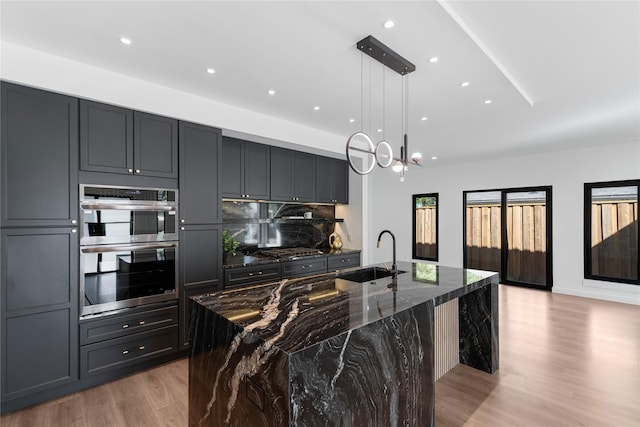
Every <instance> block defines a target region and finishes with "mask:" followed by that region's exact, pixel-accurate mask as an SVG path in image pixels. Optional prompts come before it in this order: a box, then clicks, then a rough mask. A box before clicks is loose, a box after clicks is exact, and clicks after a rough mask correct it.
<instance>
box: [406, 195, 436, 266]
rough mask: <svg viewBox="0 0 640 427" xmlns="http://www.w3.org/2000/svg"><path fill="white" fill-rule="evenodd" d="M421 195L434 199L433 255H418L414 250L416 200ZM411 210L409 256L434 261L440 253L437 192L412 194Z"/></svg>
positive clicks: (415, 243)
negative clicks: (411, 222) (434, 229)
mask: <svg viewBox="0 0 640 427" xmlns="http://www.w3.org/2000/svg"><path fill="white" fill-rule="evenodd" d="M422 197H433V198H435V200H436V241H435V257H425V256H418V254H417V251H416V245H417V242H416V225H417V223H416V200H417V199H418V198H422ZM411 202H412V204H411V211H412V216H413V227H412V236H411V256H412V258H413V259H419V260H424V261H434V262H438V258H439V253H440V199H439V193H420V194H414V195H413V196H412V197H411Z"/></svg>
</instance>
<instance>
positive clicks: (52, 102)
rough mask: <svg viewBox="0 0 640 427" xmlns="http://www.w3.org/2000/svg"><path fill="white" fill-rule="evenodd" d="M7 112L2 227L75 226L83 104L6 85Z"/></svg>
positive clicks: (4, 102) (0, 180) (0, 194)
mask: <svg viewBox="0 0 640 427" xmlns="http://www.w3.org/2000/svg"><path fill="white" fill-rule="evenodd" d="M1 108H2V119H1V128H2V153H1V156H0V157H1V159H2V160H1V163H0V164H1V169H2V171H1V173H0V184H1V185H0V188H1V190H0V201H1V204H2V207H1V211H0V217H1V225H2V226H3V227H7V226H43V225H54V226H67V225H72V224H75V222H77V219H78V100H77V99H76V98H71V97H68V96H63V95H58V94H54V93H50V92H45V91H41V90H37V89H31V88H27V87H23V86H18V85H13V84H9V83H2V107H1ZM74 221H75V222H74Z"/></svg>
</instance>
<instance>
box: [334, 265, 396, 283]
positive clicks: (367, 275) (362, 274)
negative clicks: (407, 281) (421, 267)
mask: <svg viewBox="0 0 640 427" xmlns="http://www.w3.org/2000/svg"><path fill="white" fill-rule="evenodd" d="M401 273H406V271H400V270H398V274H401ZM390 276H391V271H389V270H387V269H386V268H382V267H367V268H362V269H360V270H356V271H350V272H348V273H342V274H338V278H339V279H343V280H349V281H351V282H358V283H364V282H370V281H372V280H376V279H382V278H384V277H390Z"/></svg>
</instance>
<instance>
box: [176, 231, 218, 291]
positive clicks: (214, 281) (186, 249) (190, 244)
mask: <svg viewBox="0 0 640 427" xmlns="http://www.w3.org/2000/svg"><path fill="white" fill-rule="evenodd" d="M221 276H222V231H221V228H220V226H218V225H194V226H185V227H181V230H180V284H181V285H182V286H192V285H208V286H215V287H216V288H217V289H222V280H221Z"/></svg>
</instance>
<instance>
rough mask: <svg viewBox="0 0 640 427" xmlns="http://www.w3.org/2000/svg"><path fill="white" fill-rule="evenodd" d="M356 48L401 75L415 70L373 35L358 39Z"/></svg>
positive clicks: (409, 63) (414, 67) (413, 66)
mask: <svg viewBox="0 0 640 427" xmlns="http://www.w3.org/2000/svg"><path fill="white" fill-rule="evenodd" d="M356 48H358V50H360V51H362V52H363V53H366V54H367V55H369V56H370V57H372V58H373V59H375V60H376V61H378V62H380V63H381V64H382V65H385V66H387V67H389V68H391V69H392V70H393V71H395V72H396V73H398V74H401V75H403V76H404V75H407V74H409V73H411V72H413V71H415V70H416V66H415V65H413V64H412V63H411V62H409V61H407V60H406V59H404V58H403V57H402V56H400V55H398V54H397V53H396V52H395V51H393V50H391V49H390V48H389V47H388V46H386V45H385V44H384V43H382V42H381V41H380V40H378V39H376V38H375V37H373V36H367V37H365V38H363V39H362V40H360V41H359V42H358V43H356Z"/></svg>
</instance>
